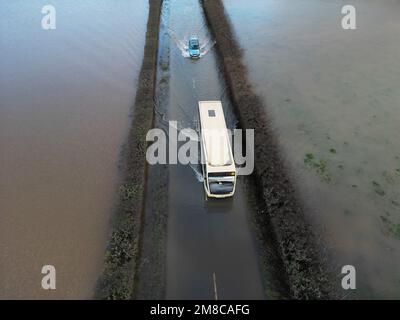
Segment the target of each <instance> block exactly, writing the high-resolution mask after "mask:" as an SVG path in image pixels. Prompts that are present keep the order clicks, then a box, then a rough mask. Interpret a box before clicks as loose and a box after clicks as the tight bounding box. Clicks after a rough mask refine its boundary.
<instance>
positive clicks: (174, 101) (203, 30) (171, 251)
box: [159, 0, 265, 299]
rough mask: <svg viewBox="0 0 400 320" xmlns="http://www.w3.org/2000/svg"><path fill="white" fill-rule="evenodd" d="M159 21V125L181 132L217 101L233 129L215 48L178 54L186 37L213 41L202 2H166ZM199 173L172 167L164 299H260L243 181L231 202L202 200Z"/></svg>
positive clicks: (194, 125)
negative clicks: (204, 103) (164, 79)
mask: <svg viewBox="0 0 400 320" xmlns="http://www.w3.org/2000/svg"><path fill="white" fill-rule="evenodd" d="M162 24H163V28H166V29H167V30H168V32H167V33H165V32H162V31H161V36H162V37H163V38H162V39H161V41H160V43H161V45H162V47H161V49H160V50H161V51H162V52H164V53H165V57H161V59H160V62H159V64H160V68H162V69H164V70H165V73H167V74H168V81H169V83H168V85H169V93H168V97H169V98H168V101H167V107H166V108H165V109H166V110H167V114H166V117H165V119H164V120H175V121H177V123H178V128H179V129H182V128H191V129H197V128H198V109H197V107H198V101H199V100H222V103H223V106H224V109H225V110H224V111H225V116H226V119H227V125H228V127H229V128H234V127H235V125H236V120H235V118H234V115H233V114H232V111H231V110H232V109H231V106H230V103H229V100H228V99H227V97H226V90H225V83H224V81H223V77H222V74H221V72H220V69H219V66H218V64H217V61H216V54H215V51H214V48H213V47H211V50H209V51H208V53H206V54H205V55H203V57H202V58H201V59H199V60H191V59H190V58H187V57H185V55H184V54H182V50H181V49H182V46H181V45H180V43H182V41H184V39H188V37H189V36H190V35H193V34H196V35H199V38H200V43H201V44H202V43H210V44H212V43H213V40H212V39H211V37H210V35H209V34H208V31H207V27H206V25H205V21H204V18H203V14H202V10H201V7H200V5H199V3H198V2H197V1H193V2H187V1H184V0H166V1H165V2H164V7H163V14H162ZM176 39H178V41H176ZM201 44H200V45H201ZM159 103H160V104H165V103H166V102H165V101H159ZM178 147H179V145H178ZM196 170H198V168H192V167H191V166H189V165H180V164H178V165H170V166H169V187H168V195H169V217H168V241H167V242H168V243H167V288H166V298H167V299H215V298H218V299H263V298H265V294H264V289H263V286H262V275H261V272H260V268H259V256H258V252H257V241H256V239H255V236H254V234H253V232H252V230H251V226H250V220H251V216H252V215H253V214H254V210H255V209H254V207H253V206H252V204H251V203H250V202H249V201H247V194H246V190H245V186H244V183H243V181H244V179H239V181H238V184H237V189H236V193H235V196H234V197H233V199H220V200H210V199H209V200H207V199H206V198H205V194H204V189H203V184H202V183H201V182H200V181H199V180H198V177H197V176H198V171H196Z"/></svg>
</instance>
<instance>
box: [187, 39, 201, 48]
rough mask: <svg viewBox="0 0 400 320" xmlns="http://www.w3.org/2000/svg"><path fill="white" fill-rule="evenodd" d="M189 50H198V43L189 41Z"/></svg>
mask: <svg viewBox="0 0 400 320" xmlns="http://www.w3.org/2000/svg"><path fill="white" fill-rule="evenodd" d="M189 46H190V49H192V50H198V49H199V42H198V41H197V40H191V41H190V43H189Z"/></svg>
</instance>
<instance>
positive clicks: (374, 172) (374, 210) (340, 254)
mask: <svg viewBox="0 0 400 320" xmlns="http://www.w3.org/2000/svg"><path fill="white" fill-rule="evenodd" d="M224 4H225V7H226V10H227V12H228V15H229V16H230V18H231V21H232V24H233V27H234V30H235V32H236V34H237V36H238V40H239V43H240V44H241V46H242V47H243V49H244V58H245V60H244V61H245V63H246V65H247V66H248V69H249V75H250V80H251V81H252V84H253V85H254V87H255V89H256V91H257V93H258V94H259V95H260V96H262V97H263V99H264V101H265V104H266V108H267V111H268V114H269V115H270V117H271V120H272V121H271V122H272V125H273V128H274V130H275V131H276V132H277V134H278V136H279V140H280V142H281V145H282V147H283V151H284V153H285V157H286V159H287V163H288V165H289V167H290V169H291V171H292V173H293V175H294V177H295V178H296V181H297V183H296V184H297V187H298V189H299V190H300V193H301V196H302V198H303V200H304V202H305V205H306V207H307V208H308V210H307V211H308V213H309V215H310V220H311V221H312V222H313V224H314V225H315V227H316V230H317V233H319V234H322V235H323V240H324V241H325V242H326V243H327V244H328V249H329V251H330V252H331V253H332V254H333V256H334V258H335V262H334V265H335V267H336V269H337V274H338V275H339V274H340V269H341V266H343V265H346V264H350V265H354V266H355V267H356V270H357V290H356V291H353V292H351V293H348V292H343V296H345V297H347V298H400V139H399V128H400V127H399V123H400V109H399V105H400V90H399V89H398V84H399V83H400V62H399V60H398V57H399V56H400V42H399V34H400V22H399V20H398V16H399V14H400V3H399V2H398V1H392V0H385V1H380V2H376V1H371V0H362V1H351V3H350V4H352V5H354V6H355V8H356V10H357V11H356V12H357V29H356V30H344V29H342V27H341V19H342V16H343V15H342V14H341V8H342V6H343V5H344V3H343V2H342V1H324V0H301V1H296V2H294V1H289V0H252V1H244V0H225V1H224ZM338 281H340V276H338ZM339 283H340V282H339Z"/></svg>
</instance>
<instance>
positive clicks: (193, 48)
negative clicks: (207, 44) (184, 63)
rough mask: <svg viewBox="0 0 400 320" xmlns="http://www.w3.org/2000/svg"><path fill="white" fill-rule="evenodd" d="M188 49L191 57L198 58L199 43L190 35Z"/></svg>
mask: <svg viewBox="0 0 400 320" xmlns="http://www.w3.org/2000/svg"><path fill="white" fill-rule="evenodd" d="M188 50H189V56H190V57H191V58H200V44H199V39H198V38H197V37H190V39H189V49H188Z"/></svg>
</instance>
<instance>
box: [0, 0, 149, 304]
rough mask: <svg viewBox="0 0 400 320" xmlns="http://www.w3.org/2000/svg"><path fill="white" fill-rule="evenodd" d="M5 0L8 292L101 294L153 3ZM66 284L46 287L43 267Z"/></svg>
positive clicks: (4, 294)
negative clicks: (47, 16) (51, 11)
mask: <svg viewBox="0 0 400 320" xmlns="http://www.w3.org/2000/svg"><path fill="white" fill-rule="evenodd" d="M45 4H47V3H45V2H44V1H36V0H35V1H1V3H0V48H1V59H0V150H1V155H0V298H2V299H7V298H17V299H19V298H31V299H35V298H50V299H52V298H61V299H79V298H91V297H92V294H93V289H94V286H95V283H96V280H97V278H98V276H99V273H100V271H101V267H102V261H103V257H104V249H105V245H106V240H107V234H108V226H109V220H110V217H111V212H112V208H113V200H114V198H113V197H114V196H113V195H114V194H115V187H116V182H117V180H118V156H119V152H120V148H121V146H122V144H123V143H124V139H125V137H126V134H127V130H128V128H129V122H130V121H129V113H130V108H131V106H132V104H133V101H134V94H135V90H136V81H137V77H138V72H139V69H140V66H141V60H142V56H143V47H144V37H145V31H146V21H147V11H148V1H146V0H140V1H139V0H135V1H118V2H117V1H113V2H111V1H97V0H96V1H95V0H90V1H83V2H82V1H66V0H58V1H52V5H53V6H54V7H55V8H56V19H57V20H56V23H57V24H56V30H51V31H45V30H43V29H42V28H41V19H42V17H43V15H42V13H41V9H42V6H43V5H45ZM46 264H51V265H54V266H55V268H56V272H57V273H56V274H57V282H56V284H57V289H56V290H55V291H44V290H42V289H41V279H42V274H41V268H42V266H43V265H46Z"/></svg>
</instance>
